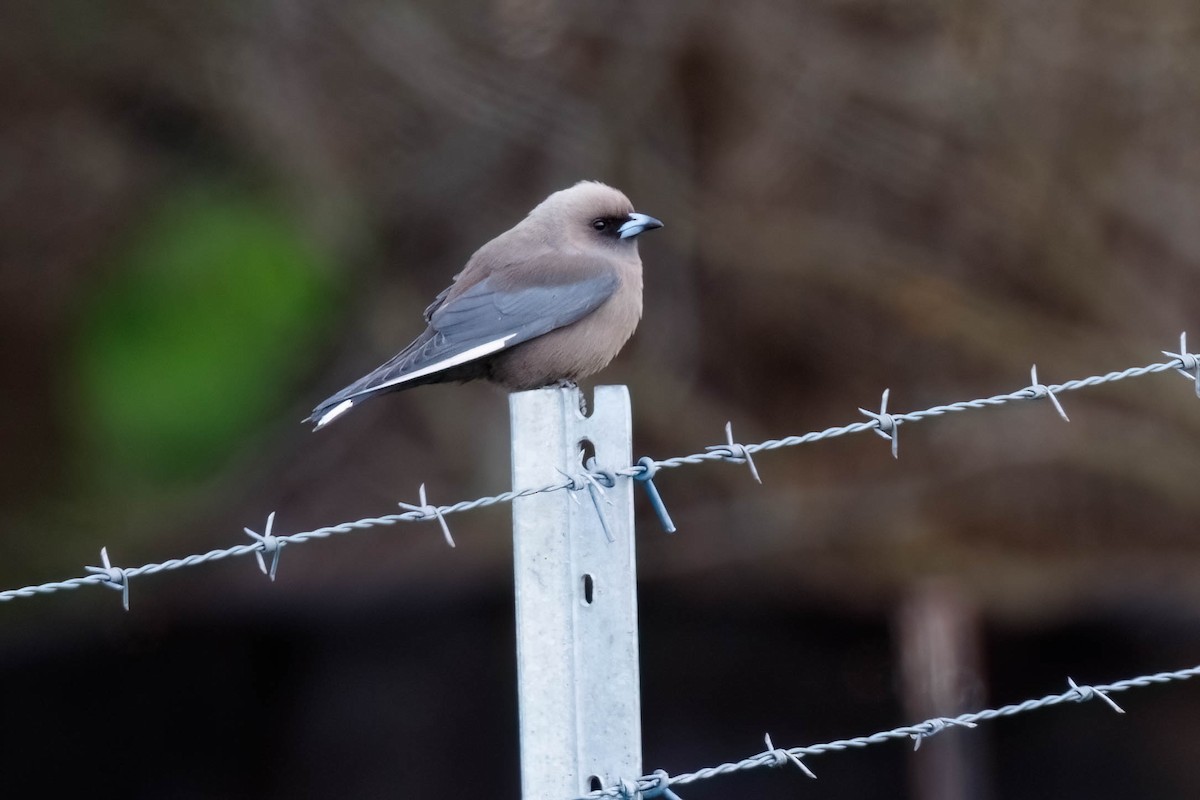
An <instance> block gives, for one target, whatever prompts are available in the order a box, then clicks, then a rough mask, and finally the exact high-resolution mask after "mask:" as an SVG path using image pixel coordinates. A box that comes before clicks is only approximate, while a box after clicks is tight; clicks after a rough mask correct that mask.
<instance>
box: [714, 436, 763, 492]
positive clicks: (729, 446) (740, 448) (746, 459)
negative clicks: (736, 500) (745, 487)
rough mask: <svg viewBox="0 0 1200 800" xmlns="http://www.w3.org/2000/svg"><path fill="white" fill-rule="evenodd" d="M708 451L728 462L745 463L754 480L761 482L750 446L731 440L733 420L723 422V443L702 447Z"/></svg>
mask: <svg viewBox="0 0 1200 800" xmlns="http://www.w3.org/2000/svg"><path fill="white" fill-rule="evenodd" d="M704 449H705V450H707V451H708V452H710V453H716V454H717V455H719V456H721V457H722V458H723V459H724V460H726V461H728V462H729V463H730V464H745V465H746V466H748V467H750V474H751V475H752V476H753V477H754V480H756V481H758V482H759V483H760V484H761V483H762V478H760V477H759V476H758V467H756V466H754V458H753V456H752V455H751V450H750V447H748V446H747V445H744V444H738V443H737V442H735V441H734V440H733V422H732V420H731V421H729V422H726V423H725V444H714V445H709V446H708V447H706V448H704Z"/></svg>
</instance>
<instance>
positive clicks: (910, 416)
mask: <svg viewBox="0 0 1200 800" xmlns="http://www.w3.org/2000/svg"><path fill="white" fill-rule="evenodd" d="M1162 353H1163V355H1166V356H1168V358H1169V359H1170V360H1168V361H1164V362H1158V363H1154V364H1147V365H1146V366H1143V367H1130V368H1128V369H1124V370H1120V371H1116V372H1108V373H1105V374H1103V375H1093V376H1091V377H1088V378H1081V379H1078V380H1069V381H1066V382H1064V383H1059V384H1050V385H1046V384H1043V383H1041V382H1040V381H1039V380H1038V376H1037V366H1036V365H1035V366H1034V367H1033V369H1032V370H1031V372H1030V378H1031V383H1030V384H1029V385H1028V386H1026V387H1024V388H1022V389H1018V390H1017V391H1015V392H1009V393H1007V394H998V395H994V396H992V397H985V398H980V399H978V400H962V401H959V402H956V403H949V404H947V405H940V406H934V407H932V408H927V409H924V410H922V411H910V412H905V413H889V412H888V410H887V405H888V396H889V393H890V392H889V390H887V389H885V390H884V392H883V398H882V402H881V404H880V408H879V411H868V410H866V409H863V408H860V409H859V411H860V412H861V413H862V414H863V415H864V416H866V417H867V419H866V420H864V421H860V422H852V423H850V424H847V425H841V426H837V427H833V428H826V429H824V430H821V431H813V432H810V433H805V434H802V435H799V436H787V437H784V438H782V439H768V440H767V441H764V442H758V443H755V444H741V443H738V442H737V441H735V440H734V438H733V426H732V424H731V423H727V424H726V426H725V438H726V441H725V443H723V444H718V445H712V446H710V447H706V448H705V450H704V452H702V453H693V454H691V455H686V456H674V457H672V458H665V459H661V460H655V459H652V458H649V457H645V458H641V459H639V460H638V462H637V463H636V464H632V465H629V466H626V467H622V468H620V469H604V468H601V467H600V466H598V465H596V463H595V461H594V460H593V461H590V462H589V464H588V468H587V470H586V471H584V472H582V473H580V474H579V475H564V480H562V481H559V482H557V483H551V484H548V485H546V486H539V487H536V488H529V489H518V490H513V491H509V492H501V493H500V494H495V495H490V496H486V497H479V498H476V499H474V500H463V501H460V502H457V503H452V504H450V505H444V506H439V505H433V504H431V503H429V502H428V501H427V498H426V495H425V485H424V484H422V485H421V487H420V489H419V490H418V497H419V502H418V503H417V504H408V503H400V504H399V505H400V507H401V508H403V509H405V510H404V511H403V512H402V513H399V514H385V515H382V516H378V517H366V518H364V519H360V520H356V521H354V522H343V523H340V524H337V525H330V526H327V527H323V528H315V529H313V530H309V531H301V532H299V533H291V534H286V535H282V536H280V535H276V534H274V532H273V528H274V522H275V512H271V513H270V514H269V515H268V516H267V522H266V526H265V527H264V529H263V532H262V533H261V534H260V533H258V532H256V531H254V530H251V529H250V528H244V530H245V532H246V534H247V536H249V537H250V539H251V541H250V542H246V543H243V544H236V545H232V546H230V547H226V548H221V549H216V550H209V551H208V552H206V553H198V554H194V555H189V556H184V557H182V558H172V559H168V560H166V561H163V562H161V563H150V564H143V565H141V566H137V567H118V566H113V564H112V563H111V560H110V559H109V555H108V549H107V548H104V547H102V548H101V549H100V560H101V566H88V567H86V568H85V570H86V572H87V573H88V574H87V575H82V576H79V577H75V578H67V579H65V580H60V581H50V582H47V583H42V584H37V585H33V586H24V587H21V588H19V589H8V590H5V591H2V592H0V602H10V601H12V600H16V599H18V598H28V597H35V596H37V595H41V594H52V593H54V592H60V591H68V590H74V589H79V588H81V587H84V586H107V587H109V588H111V589H116V590H118V591H120V592H121V597H122V604H123V605H124V607H125V608H126V610H128V608H129V583H130V580H131V579H132V578H137V577H140V576H142V575H154V574H157V573H160V572H169V571H172V570H176V569H183V568H186V567H194V566H197V565H199V564H204V563H207V562H210V561H219V560H221V559H224V558H234V557H238V556H245V555H250V554H254V556H255V559H256V561H257V562H258V566H259V569H260V570H262V572H263V573H264V574H266V575H267V576H268V577H270V579H271V580H274V579H275V574H276V571H277V569H278V567H279V556H280V553H281V552H282V550H283V548H284V547H285V546H287V545H293V544H300V543H302V542H307V541H310V540H313V539H327V538H329V537H331V536H336V535H340V534H347V533H351V532H355V531H361V530H367V529H370V528H376V527H380V526H386V525H395V524H396V523H398V522H419V521H436V522H437V523H438V525H439V526H440V528H441V531H442V535H443V537H444V538H445V540H446V542H447V544H448V545H449V546H451V547H453V546H454V539H453V538H452V537H451V535H450V528H449V525H448V524H447V523H446V516H447V515H448V514H457V513H461V512H464V511H471V510H473V509H476V508H483V507H486V506H493V505H496V504H498V503H509V502H512V501H513V500H515V499H517V498H519V497H528V496H530V495H535V494H542V493H546V492H558V491H564V490H567V491H584V490H586V491H587V492H588V493H589V495H590V496H591V499H592V501H593V504H594V505H595V506H596V509H597V513H599V514H600V516H601V520H602V521H603V520H604V508H603V505H604V504H603V501H602V497H603V493H604V490H605V488H611V487H612V486H614V485H615V484H616V481H617V479H618V478H620V477H626V478H631V479H633V480H636V481H639V482H641V483H642V484H643V485H644V486H645V488H646V491H647V495H648V497H649V500H650V504H651V506H652V507H653V508H654V511H655V513H656V514H657V516H658V519H659V521H660V523H661V524H662V526H663V528H665V529H666V530H667V531H668V532H673V531H674V530H675V525H674V523H673V522H672V521H671V516H670V514H669V513H668V512H667V508H666V504H665V503H664V502H663V500H662V497H661V496H660V495H659V493H658V489H657V488H656V487H655V485H654V477H655V475H656V474H657V473H658V471H659V470H662V469H676V468H679V467H683V466H687V465H695V464H703V463H705V462H708V461H724V462H728V463H732V464H744V465H746V466H747V467H748V468H749V469H750V473H751V475H752V476H753V477H754V479H755V480H757V481H759V482H760V483H761V482H762V480H761V478H760V477H759V473H758V468H757V467H756V466H755V464H754V458H753V456H754V454H755V453H759V452H762V451H766V450H777V449H779V448H783V447H796V446H798V445H802V444H809V443H812V442H817V441H820V440H823V439H832V438H835V437H838V436H845V435H848V434H852V433H862V432H864V431H874V432H875V433H876V434H878V435H879V436H882V437H883V438H885V439H888V440H890V442H891V448H892V455H893V456H894V457H898V456H899V450H898V448H899V442H900V426H901V425H903V424H905V423H913V422H920V421H921V420H925V419H930V418H934V417H939V416H943V415H945V414H950V413H954V412H959V411H967V410H971V409H987V408H994V407H996V406H1000V405H1004V404H1006V403H1014V402H1018V401H1023V400H1036V399H1041V398H1047V399H1049V400H1050V402H1051V403H1052V404H1053V406H1054V408H1055V410H1056V411H1057V412H1058V413H1059V414H1060V415H1061V416H1062V417H1063V419H1067V415H1066V412H1065V411H1064V410H1063V408H1062V405H1061V404H1060V402H1059V400H1058V397H1057V395H1059V394H1062V393H1063V392H1070V391H1076V390H1078V389H1084V388H1088V387H1092V386H1099V385H1101V384H1105V383H1114V382H1116V381H1122V380H1127V379H1130V378H1139V377H1143V376H1145V375H1152V374H1155V373H1159V372H1166V371H1169V370H1174V371H1176V372H1178V373H1179V374H1180V375H1183V376H1184V377H1185V378H1187V379H1188V380H1189V381H1192V382H1194V383H1195V385H1196V395H1197V397H1200V354H1196V353H1189V352H1188V349H1187V334H1186V333H1183V334H1181V335H1180V337H1179V352H1171V351H1169V350H1163V351H1162ZM267 558H270V564H269V565H268V564H267Z"/></svg>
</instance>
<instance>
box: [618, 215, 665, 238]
mask: <svg viewBox="0 0 1200 800" xmlns="http://www.w3.org/2000/svg"><path fill="white" fill-rule="evenodd" d="M662 226H663V224H662V223H661V222H659V221H658V220H656V219H655V218H654V217H651V216H649V215H648V214H639V213H637V212H636V211H634V212H633V213H631V214H630V215H629V221H628V222H626V223H625V224H624V225H622V226H621V227H619V228H617V233H619V234H621V238H622V239H631V238H633V237H634V236H637V235H638V234H639V233H642V232H644V231H648V230H652V229H654V228H661V227H662Z"/></svg>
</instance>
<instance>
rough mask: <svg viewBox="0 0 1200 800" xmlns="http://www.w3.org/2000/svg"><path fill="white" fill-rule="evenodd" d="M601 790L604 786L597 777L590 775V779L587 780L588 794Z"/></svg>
mask: <svg viewBox="0 0 1200 800" xmlns="http://www.w3.org/2000/svg"><path fill="white" fill-rule="evenodd" d="M603 788H604V784H602V783H601V782H600V776H599V775H592V776H591V777H590V778H588V791H589V792H598V791H600V790H601V789H603Z"/></svg>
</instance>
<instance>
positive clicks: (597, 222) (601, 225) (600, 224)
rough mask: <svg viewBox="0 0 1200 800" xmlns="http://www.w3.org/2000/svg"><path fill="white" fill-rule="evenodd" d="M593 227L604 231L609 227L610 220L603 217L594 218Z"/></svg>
mask: <svg viewBox="0 0 1200 800" xmlns="http://www.w3.org/2000/svg"><path fill="white" fill-rule="evenodd" d="M592 227H593V228H595V229H596V230H598V231H602V230H604V229H605V228H607V227H608V221H607V220H603V219H594V220H592Z"/></svg>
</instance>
